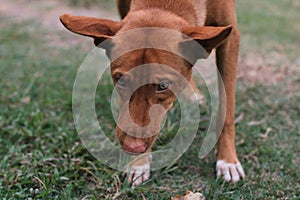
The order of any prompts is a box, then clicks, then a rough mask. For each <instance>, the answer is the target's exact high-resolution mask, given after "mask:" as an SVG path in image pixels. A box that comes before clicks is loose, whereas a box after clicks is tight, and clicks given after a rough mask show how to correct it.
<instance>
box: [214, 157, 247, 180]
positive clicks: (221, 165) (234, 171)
mask: <svg viewBox="0 0 300 200" xmlns="http://www.w3.org/2000/svg"><path fill="white" fill-rule="evenodd" d="M216 170H217V176H218V177H221V176H222V177H223V178H224V180H225V181H226V182H229V181H232V182H233V183H236V182H237V181H239V180H240V179H241V178H243V179H244V178H245V173H244V170H243V167H242V165H241V163H239V162H238V163H237V164H233V163H226V162H225V161H223V160H218V161H217V166H216Z"/></svg>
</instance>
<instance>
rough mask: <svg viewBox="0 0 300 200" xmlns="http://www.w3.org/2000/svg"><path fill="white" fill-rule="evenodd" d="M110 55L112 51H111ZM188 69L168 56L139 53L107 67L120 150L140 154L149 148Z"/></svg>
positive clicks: (155, 51) (147, 51) (146, 51)
mask: <svg viewBox="0 0 300 200" xmlns="http://www.w3.org/2000/svg"><path fill="white" fill-rule="evenodd" d="M112 51H114V50H113V49H112ZM191 71H192V66H191V65H190V64H189V63H188V62H186V61H185V60H184V59H182V58H180V57H179V56H176V55H174V54H172V53H170V52H166V51H163V50H158V49H140V50H135V51H131V52H129V53H127V54H125V55H122V56H121V57H119V58H118V59H116V60H115V61H113V62H112V64H111V74H112V78H113V81H114V84H115V88H116V90H117V92H118V96H119V118H118V122H117V130H116V132H117V137H118V139H119V142H120V144H121V145H122V147H123V149H124V150H125V151H128V152H133V153H143V152H145V151H147V150H148V149H149V148H151V146H152V144H153V143H154V141H155V139H156V137H157V135H158V133H159V131H160V125H161V122H162V120H163V118H164V115H165V114H166V112H167V111H168V110H169V109H170V108H171V107H172V105H173V102H174V101H175V100H176V95H178V93H179V92H180V91H181V90H182V89H183V88H184V87H185V83H186V82H187V81H184V80H182V79H185V80H189V79H190V77H191Z"/></svg>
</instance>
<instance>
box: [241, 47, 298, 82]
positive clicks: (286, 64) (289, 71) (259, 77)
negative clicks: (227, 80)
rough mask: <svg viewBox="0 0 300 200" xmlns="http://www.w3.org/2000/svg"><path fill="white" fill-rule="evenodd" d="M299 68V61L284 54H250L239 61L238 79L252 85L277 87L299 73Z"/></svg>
mask: <svg viewBox="0 0 300 200" xmlns="http://www.w3.org/2000/svg"><path fill="white" fill-rule="evenodd" d="M299 66H300V60H299V59H298V60H294V61H292V60H291V59H290V58H288V57H287V55H285V54H283V53H279V52H275V51H274V52H268V54H266V55H264V54H262V53H254V52H248V54H247V55H246V56H245V55H244V56H243V55H242V56H241V58H240V60H239V66H238V67H239V68H238V78H240V79H241V80H243V81H244V82H246V83H247V84H250V85H255V84H264V85H276V84H278V83H280V82H283V81H286V80H288V78H289V77H294V76H295V73H299ZM290 80H291V79H290Z"/></svg>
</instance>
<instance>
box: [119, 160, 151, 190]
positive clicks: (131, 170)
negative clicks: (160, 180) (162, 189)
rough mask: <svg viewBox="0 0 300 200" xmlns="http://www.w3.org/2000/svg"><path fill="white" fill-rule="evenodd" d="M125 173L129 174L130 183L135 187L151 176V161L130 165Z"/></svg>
mask: <svg viewBox="0 0 300 200" xmlns="http://www.w3.org/2000/svg"><path fill="white" fill-rule="evenodd" d="M123 175H125V176H127V181H128V183H131V185H132V187H133V188H134V187H136V186H138V185H140V184H141V183H143V182H145V181H147V180H148V179H149V178H150V163H146V164H144V165H141V166H131V167H128V168H127V169H126V170H125V171H124V174H123Z"/></svg>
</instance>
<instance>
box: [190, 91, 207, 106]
mask: <svg viewBox="0 0 300 200" xmlns="http://www.w3.org/2000/svg"><path fill="white" fill-rule="evenodd" d="M190 100H191V102H195V103H198V104H200V105H204V104H205V96H203V95H201V94H198V93H194V94H193V95H192V96H191V98H190Z"/></svg>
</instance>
